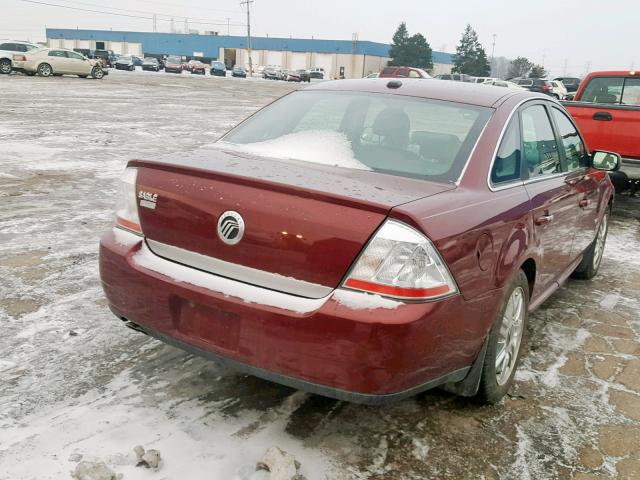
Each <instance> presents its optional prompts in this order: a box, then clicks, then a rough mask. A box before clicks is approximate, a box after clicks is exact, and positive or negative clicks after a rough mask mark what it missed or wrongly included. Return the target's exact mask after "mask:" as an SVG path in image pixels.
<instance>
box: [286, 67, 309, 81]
mask: <svg viewBox="0 0 640 480" xmlns="http://www.w3.org/2000/svg"><path fill="white" fill-rule="evenodd" d="M283 80H286V81H287V82H311V77H309V72H307V71H306V70H304V69H300V70H286V71H285V73H283Z"/></svg>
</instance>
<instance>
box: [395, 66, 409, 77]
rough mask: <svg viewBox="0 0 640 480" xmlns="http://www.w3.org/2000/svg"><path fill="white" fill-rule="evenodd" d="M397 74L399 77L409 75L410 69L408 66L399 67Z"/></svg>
mask: <svg viewBox="0 0 640 480" xmlns="http://www.w3.org/2000/svg"><path fill="white" fill-rule="evenodd" d="M396 75H397V76H398V77H408V76H409V69H408V68H399V69H398V71H397V72H396Z"/></svg>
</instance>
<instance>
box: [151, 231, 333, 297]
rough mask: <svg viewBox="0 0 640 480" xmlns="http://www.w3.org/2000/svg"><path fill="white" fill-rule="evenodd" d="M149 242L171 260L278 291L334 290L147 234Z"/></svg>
mask: <svg viewBox="0 0 640 480" xmlns="http://www.w3.org/2000/svg"><path fill="white" fill-rule="evenodd" d="M147 245H148V246H149V249H150V250H151V251H152V252H153V253H155V254H156V255H158V256H159V257H162V258H165V259H167V260H171V261H174V262H177V263H181V264H183V265H187V266H189V267H193V268H197V269H199V270H203V271H205V272H208V273H213V274H214V275H218V276H221V277H226V278H229V279H231V280H237V281H240V282H243V283H248V284H251V285H255V286H258V287H263V288H267V289H269V290H275V291H277V292H283V293H289V294H292V295H297V296H300V297H306V298H315V299H318V298H324V297H326V296H327V295H329V294H330V293H331V292H333V290H334V289H333V288H332V287H327V286H325V285H319V284H317V283H311V282H306V281H304V280H297V279H295V278H292V277H285V276H283V275H278V274H277V273H271V272H265V271H264V270H258V269H256V268H251V267H245V266H243V265H238V264H235V263H230V262H225V261H224V260H220V259H218V258H214V257H209V256H207V255H202V254H200V253H196V252H191V251H189V250H185V249H183V248H180V247H175V246H173V245H168V244H166V243H162V242H158V241H156V240H152V239H150V238H147Z"/></svg>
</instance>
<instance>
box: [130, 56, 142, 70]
mask: <svg viewBox="0 0 640 480" xmlns="http://www.w3.org/2000/svg"><path fill="white" fill-rule="evenodd" d="M131 58H132V59H133V64H134V65H135V66H136V67H141V66H142V58H140V57H138V56H136V55H131Z"/></svg>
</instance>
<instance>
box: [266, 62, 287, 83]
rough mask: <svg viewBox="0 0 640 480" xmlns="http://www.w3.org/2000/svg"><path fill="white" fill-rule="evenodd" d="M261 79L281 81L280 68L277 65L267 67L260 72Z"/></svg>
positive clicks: (281, 73)
mask: <svg viewBox="0 0 640 480" xmlns="http://www.w3.org/2000/svg"><path fill="white" fill-rule="evenodd" d="M262 78H265V79H267V80H282V78H283V72H282V67H280V66H279V65H267V66H266V67H265V69H264V71H263V72H262Z"/></svg>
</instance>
